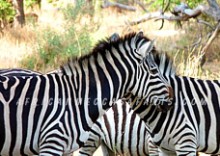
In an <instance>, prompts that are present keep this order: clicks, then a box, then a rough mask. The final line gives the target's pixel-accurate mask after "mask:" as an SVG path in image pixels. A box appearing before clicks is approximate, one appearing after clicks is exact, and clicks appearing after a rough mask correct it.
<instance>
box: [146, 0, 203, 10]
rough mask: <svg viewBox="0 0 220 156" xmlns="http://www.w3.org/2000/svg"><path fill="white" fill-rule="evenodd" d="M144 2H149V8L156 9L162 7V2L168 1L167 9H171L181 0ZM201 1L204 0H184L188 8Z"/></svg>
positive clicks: (166, 1) (150, 0)
mask: <svg viewBox="0 0 220 156" xmlns="http://www.w3.org/2000/svg"><path fill="white" fill-rule="evenodd" d="M145 1H146V3H151V2H152V4H151V5H150V8H149V9H150V10H155V9H158V8H162V6H163V3H164V6H166V4H167V3H168V2H169V1H170V5H169V8H168V9H172V8H173V7H175V6H176V5H178V4H180V3H181V2H183V1H181V0H157V1H152V0H145ZM202 2H205V0H194V1H192V0H186V4H188V5H189V7H190V8H194V7H196V6H197V5H198V4H200V3H202Z"/></svg>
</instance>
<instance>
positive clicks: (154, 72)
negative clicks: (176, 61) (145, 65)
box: [150, 67, 158, 75]
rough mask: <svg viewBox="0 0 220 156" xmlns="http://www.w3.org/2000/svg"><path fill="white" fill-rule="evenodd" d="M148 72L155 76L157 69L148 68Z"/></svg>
mask: <svg viewBox="0 0 220 156" xmlns="http://www.w3.org/2000/svg"><path fill="white" fill-rule="evenodd" d="M150 72H151V74H153V75H155V74H157V73H158V71H157V68H156V67H153V68H150Z"/></svg>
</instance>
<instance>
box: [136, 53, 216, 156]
mask: <svg viewBox="0 0 220 156" xmlns="http://www.w3.org/2000/svg"><path fill="white" fill-rule="evenodd" d="M154 58H155V62H156V64H157V65H158V66H159V70H160V72H161V73H162V75H163V76H164V77H165V78H166V79H167V81H168V82H169V84H171V86H172V87H173V89H174V100H173V108H172V109H171V110H170V111H167V112H159V111H158V109H157V108H156V107H155V106H154V105H146V103H145V101H144V100H142V101H136V100H135V97H133V99H134V100H133V104H132V107H133V109H134V111H135V113H137V114H139V116H140V117H141V118H142V119H143V121H144V122H145V123H146V125H147V127H148V129H149V131H150V135H151V138H152V141H153V142H154V143H155V144H156V145H157V146H158V147H159V148H160V151H161V154H162V155H163V156H164V155H165V156H166V155H167V156H171V155H178V156H183V155H189V156H195V155H196V151H199V152H203V153H207V154H220V124H219V123H220V99H219V97H220V81H218V80H201V79H195V78H191V77H184V76H178V75H176V72H175V69H174V67H173V64H172V61H171V60H170V59H169V57H168V56H167V55H166V54H158V53H155V56H154ZM149 150H150V149H149ZM150 152H151V151H150Z"/></svg>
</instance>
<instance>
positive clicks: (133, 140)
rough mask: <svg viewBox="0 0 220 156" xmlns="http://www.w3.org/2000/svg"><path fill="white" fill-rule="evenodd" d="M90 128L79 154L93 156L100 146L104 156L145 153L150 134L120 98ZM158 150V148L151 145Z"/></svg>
mask: <svg viewBox="0 0 220 156" xmlns="http://www.w3.org/2000/svg"><path fill="white" fill-rule="evenodd" d="M116 103H117V104H116V105H113V106H112V108H110V109H109V110H108V111H107V112H106V113H105V114H104V115H103V116H102V117H101V118H99V119H98V120H97V121H96V122H95V124H94V125H93V126H92V128H91V130H90V136H89V139H88V140H87V141H86V143H85V144H84V145H83V147H81V148H80V151H79V156H92V155H93V153H94V152H95V151H96V150H97V148H98V147H99V146H101V147H102V151H103V153H105V155H107V154H106V153H108V154H109V155H126V156H128V155H131V156H144V155H145V156H148V155H149V150H148V146H149V141H150V135H149V133H148V131H147V128H146V125H145V123H144V122H143V121H142V120H141V119H140V117H139V116H138V115H137V114H135V113H134V111H133V110H131V108H130V106H129V105H128V103H125V102H124V101H123V100H119V101H117V102H116ZM154 149H155V152H154V153H158V151H157V150H158V149H157V147H155V146H154Z"/></svg>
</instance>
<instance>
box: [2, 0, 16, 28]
mask: <svg viewBox="0 0 220 156" xmlns="http://www.w3.org/2000/svg"><path fill="white" fill-rule="evenodd" d="M14 16H15V10H14V8H13V6H12V4H11V3H9V2H8V1H6V0H0V21H1V22H2V23H3V25H4V26H6V25H7V24H8V23H10V22H11V21H13V18H14Z"/></svg>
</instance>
